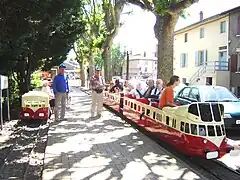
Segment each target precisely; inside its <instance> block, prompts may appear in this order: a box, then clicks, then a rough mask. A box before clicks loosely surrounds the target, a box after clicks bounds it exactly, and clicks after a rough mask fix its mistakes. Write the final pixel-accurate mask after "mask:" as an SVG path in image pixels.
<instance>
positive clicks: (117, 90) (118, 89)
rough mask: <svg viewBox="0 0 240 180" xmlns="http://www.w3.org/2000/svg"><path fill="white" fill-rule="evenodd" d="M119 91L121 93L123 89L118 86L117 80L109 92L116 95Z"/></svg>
mask: <svg viewBox="0 0 240 180" xmlns="http://www.w3.org/2000/svg"><path fill="white" fill-rule="evenodd" d="M120 91H123V87H122V85H121V84H120V82H119V80H118V79H117V80H116V81H115V85H114V86H113V87H112V88H111V89H110V92H111V93H116V92H120Z"/></svg>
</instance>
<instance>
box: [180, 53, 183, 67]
mask: <svg viewBox="0 0 240 180" xmlns="http://www.w3.org/2000/svg"><path fill="white" fill-rule="evenodd" d="M180 67H183V54H180Z"/></svg>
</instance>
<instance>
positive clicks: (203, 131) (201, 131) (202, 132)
mask: <svg viewBox="0 0 240 180" xmlns="http://www.w3.org/2000/svg"><path fill="white" fill-rule="evenodd" d="M199 135H200V136H206V127H205V126H204V125H199Z"/></svg>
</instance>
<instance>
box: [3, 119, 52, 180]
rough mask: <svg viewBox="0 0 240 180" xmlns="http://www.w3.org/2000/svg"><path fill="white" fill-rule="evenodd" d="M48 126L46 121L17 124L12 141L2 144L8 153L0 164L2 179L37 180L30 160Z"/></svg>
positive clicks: (11, 137)
mask: <svg viewBox="0 0 240 180" xmlns="http://www.w3.org/2000/svg"><path fill="white" fill-rule="evenodd" d="M47 126H48V124H47V122H46V121H31V122H27V121H20V120H19V121H18V122H17V124H16V125H15V130H14V131H13V133H12V134H11V136H10V140H9V141H7V142H5V144H4V143H3V144H2V146H3V148H5V149H6V151H7V152H8V153H6V154H4V155H5V156H4V158H2V161H1V164H0V179H3V180H5V179H35V178H34V176H35V177H36V175H37V174H36V173H37V172H35V171H32V170H33V169H32V168H31V167H32V165H31V163H30V160H31V159H32V158H33V157H32V156H33V154H34V151H35V150H36V149H35V148H36V146H37V144H38V141H39V140H40V139H41V138H40V136H41V135H44V133H43V131H45V130H46V128H48V127H47ZM3 148H2V149H3ZM40 165H41V164H40ZM38 175H39V173H38ZM37 179H38V178H37Z"/></svg>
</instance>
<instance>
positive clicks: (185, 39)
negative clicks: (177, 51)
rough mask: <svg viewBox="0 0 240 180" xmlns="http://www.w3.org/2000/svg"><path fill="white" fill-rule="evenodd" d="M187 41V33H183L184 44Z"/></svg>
mask: <svg viewBox="0 0 240 180" xmlns="http://www.w3.org/2000/svg"><path fill="white" fill-rule="evenodd" d="M187 41H188V33H185V34H184V42H187Z"/></svg>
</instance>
